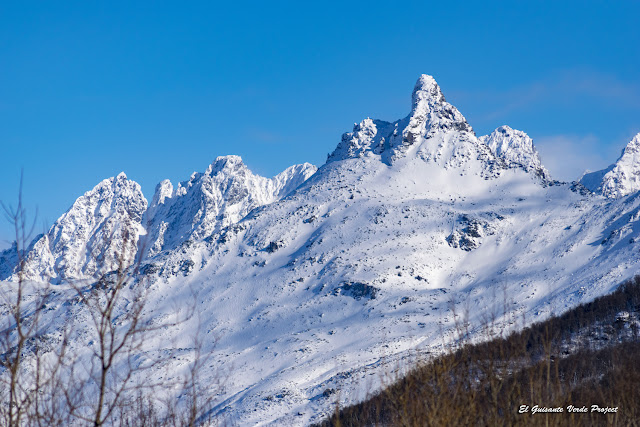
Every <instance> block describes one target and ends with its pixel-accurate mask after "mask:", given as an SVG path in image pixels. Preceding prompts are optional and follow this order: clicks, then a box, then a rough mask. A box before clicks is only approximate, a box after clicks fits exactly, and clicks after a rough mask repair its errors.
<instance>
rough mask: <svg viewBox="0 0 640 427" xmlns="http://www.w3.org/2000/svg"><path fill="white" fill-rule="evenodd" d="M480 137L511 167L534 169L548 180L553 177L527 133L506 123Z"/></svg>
mask: <svg viewBox="0 0 640 427" xmlns="http://www.w3.org/2000/svg"><path fill="white" fill-rule="evenodd" d="M479 139H480V141H481V142H483V143H485V144H487V145H488V146H489V148H490V149H491V151H492V152H493V154H495V155H496V156H497V157H498V158H501V159H503V160H504V161H505V162H507V165H508V166H509V167H519V168H522V169H524V170H525V171H527V172H530V171H532V172H534V173H535V174H537V175H538V176H539V177H541V178H542V179H544V180H547V181H548V180H550V179H551V176H550V175H549V172H548V171H547V170H546V169H545V168H544V166H542V161H541V160H540V155H539V154H538V150H536V148H535V147H534V145H533V140H532V139H531V138H530V137H529V135H527V134H526V133H524V132H522V131H520V130H516V129H512V128H510V127H509V126H506V125H505V126H500V127H499V128H497V129H496V130H494V131H493V132H492V133H491V134H490V135H485V136H481V137H480V138H479Z"/></svg>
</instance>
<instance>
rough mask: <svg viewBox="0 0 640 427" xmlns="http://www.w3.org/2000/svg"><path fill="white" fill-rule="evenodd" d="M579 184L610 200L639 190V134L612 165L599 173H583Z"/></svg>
mask: <svg viewBox="0 0 640 427" xmlns="http://www.w3.org/2000/svg"><path fill="white" fill-rule="evenodd" d="M579 182H580V184H582V185H584V186H585V187H586V188H587V189H589V190H591V191H593V192H594V193H598V194H602V195H603V196H605V197H607V198H610V199H616V198H620V197H624V196H626V195H629V194H632V193H635V192H637V191H638V190H640V133H638V134H637V135H636V136H634V137H633V138H632V139H631V141H629V143H628V144H627V145H626V146H625V147H624V148H623V149H622V153H621V154H620V157H619V158H618V160H616V162H615V163H614V164H612V165H610V166H608V167H607V168H605V169H602V170H599V171H595V172H589V171H587V172H585V173H584V174H583V175H582V177H581V178H580V181H579Z"/></svg>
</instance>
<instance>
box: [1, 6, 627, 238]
mask: <svg viewBox="0 0 640 427" xmlns="http://www.w3.org/2000/svg"><path fill="white" fill-rule="evenodd" d="M639 16H640V2H638V1H615V2H605V1H602V2H595V1H591V2H590V1H584V0H583V1H579V2H578V1H576V2H568V1H564V2H556V1H554V2H536V1H530V2H497V1H482V2H475V3H474V4H470V2H468V1H466V2H455V1H449V2H443V1H438V2H396V3H395V4H392V3H391V2H374V1H366V2H348V1H340V2H326V1H323V2H277V1H271V2H241V1H236V2H215V1H202V2H198V1H195V2H130V1H127V2H117V1H112V2H92V1H82V2H71V1H66V2H31V1H20V2H9V1H4V2H1V3H0V149H1V153H0V156H1V157H0V161H1V165H0V182H1V185H0V200H2V201H4V202H6V203H13V202H14V200H15V196H16V193H17V189H18V181H19V176H20V169H21V168H24V175H25V185H24V197H25V200H26V202H27V206H28V207H29V208H30V210H31V212H32V213H33V212H34V211H35V206H36V205H37V206H38V209H39V222H38V224H39V229H40V230H41V231H42V230H43V229H45V228H48V227H49V226H50V225H51V223H52V222H53V221H54V220H55V219H56V218H57V217H58V216H60V215H61V214H62V213H63V212H64V211H65V210H66V209H67V208H68V207H69V206H70V205H71V204H72V203H73V201H74V200H75V199H76V198H77V197H79V196H80V195H82V194H83V192H85V191H87V190H89V189H91V188H92V187H93V186H94V185H95V184H97V183H98V182H99V181H100V180H102V179H104V178H107V177H110V176H113V175H115V174H117V173H119V172H120V171H125V172H126V173H127V175H128V176H129V178H131V179H134V180H136V181H138V182H139V183H140V184H141V185H142V187H143V190H144V192H145V195H146V196H147V198H149V199H150V198H151V196H152V193H153V189H154V187H155V185H156V183H157V182H159V181H160V180H162V179H164V178H169V179H171V180H172V181H173V182H176V181H181V180H185V179H187V178H188V177H189V175H190V174H191V172H193V171H204V169H205V168H206V167H207V165H208V164H209V163H210V162H211V161H212V160H213V159H215V157H216V156H218V155H224V154H239V155H241V156H242V157H243V158H244V160H245V163H247V165H248V166H249V167H250V168H252V169H253V170H254V171H255V172H258V173H261V174H263V175H268V176H271V175H274V174H276V173H277V172H279V171H280V170H282V169H284V168H286V167H287V166H289V165H291V164H294V163H300V162H304V161H309V162H311V163H314V164H318V165H320V164H322V163H323V162H324V160H325V158H326V154H327V153H328V152H330V151H332V150H333V148H334V147H335V145H336V144H337V143H338V141H339V139H340V135H341V133H342V132H345V131H349V130H350V129H351V127H352V125H353V122H355V121H360V120H362V119H363V118H365V117H368V116H370V117H374V118H380V119H386V120H395V119H397V118H400V117H403V116H405V115H406V114H407V113H408V110H409V108H410V94H411V89H412V88H413V84H414V82H415V80H416V78H417V77H418V76H419V74H421V73H428V74H432V75H433V76H435V78H436V80H437V81H438V82H439V83H440V85H441V87H442V89H443V91H444V93H445V96H446V97H447V99H448V100H449V101H450V102H451V103H453V104H454V105H456V106H457V107H458V108H459V109H460V111H461V112H462V113H463V114H464V115H465V116H466V117H467V119H468V120H469V122H470V124H471V125H472V126H473V127H474V129H475V130H476V132H477V134H478V135H481V134H485V133H488V132H490V131H491V130H493V129H494V128H495V127H497V126H499V125H502V124H509V125H510V126H512V127H514V128H517V129H521V130H524V131H525V132H527V133H529V135H530V136H531V137H533V139H534V141H535V142H536V144H537V145H538V147H539V150H540V152H541V154H542V157H543V161H544V163H545V164H546V165H547V167H548V168H549V169H550V170H551V172H552V174H553V175H554V176H556V177H558V178H562V179H574V178H576V177H577V176H578V175H580V173H581V171H582V170H584V169H586V168H590V169H597V168H602V167H605V166H607V165H608V164H609V163H612V162H613V161H614V160H615V159H616V157H617V156H618V153H619V151H620V150H621V149H622V148H623V147H624V145H625V144H626V142H627V141H628V140H629V139H630V138H631V136H632V135H634V134H635V133H637V132H640V25H639V24H638V17H639ZM10 236H11V233H10V229H9V227H8V225H7V224H6V223H5V222H3V223H2V225H1V226H0V240H7V239H10V238H11V237H10ZM1 245H3V244H2V243H0V246H1ZM4 245H5V246H6V244H4Z"/></svg>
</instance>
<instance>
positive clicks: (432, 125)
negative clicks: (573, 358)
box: [45, 75, 640, 425]
mask: <svg viewBox="0 0 640 427" xmlns="http://www.w3.org/2000/svg"><path fill="white" fill-rule="evenodd" d="M501 129H502V130H501ZM313 171H314V168H313V167H311V166H309V165H301V166H296V167H294V168H293V169H291V168H290V169H287V171H285V172H283V174H284V175H283V174H280V175H278V176H277V177H275V178H274V179H273V180H271V181H270V180H266V179H265V178H258V177H255V175H253V174H251V173H250V172H249V171H248V170H246V168H245V167H244V165H242V163H241V162H240V160H239V158H236V157H232V156H229V157H224V158H219V159H217V160H216V162H214V164H213V165H212V166H211V167H210V168H209V169H208V170H207V171H206V172H205V173H204V174H194V175H193V176H192V178H191V179H190V180H189V181H187V182H185V183H181V184H179V185H178V187H177V188H176V189H173V188H172V186H171V184H170V183H168V182H166V181H165V182H163V183H161V184H160V185H159V186H158V189H157V191H156V195H155V196H154V199H153V201H152V203H151V206H150V207H149V209H148V210H147V211H146V213H144V214H143V213H142V212H141V213H140V215H141V217H140V220H139V222H138V224H142V225H144V226H145V227H144V228H146V230H147V233H148V234H147V236H148V237H147V239H148V241H149V245H148V247H147V248H148V249H147V251H148V252H146V258H145V257H143V258H144V260H143V265H142V268H141V271H143V272H144V274H145V278H146V279H148V280H149V281H150V282H149V283H147V286H148V289H147V293H146V295H147V297H146V298H147V302H146V309H147V310H148V313H150V314H149V315H150V316H153V317H154V318H156V317H157V318H162V316H169V315H170V313H171V312H172V310H173V309H174V308H175V307H174V304H175V303H176V302H184V301H189V299H190V298H191V297H192V295H196V296H197V308H198V319H197V322H196V321H195V320H194V322H192V323H190V324H188V325H181V327H179V328H174V329H166V330H162V332H161V335H158V336H157V337H154V338H153V340H150V341H153V342H155V343H157V342H162V343H164V342H177V343H179V344H180V348H181V349H183V350H184V351H185V352H187V351H190V350H189V349H190V347H189V344H188V342H187V341H186V337H188V336H191V335H192V334H193V333H194V331H195V330H199V331H200V333H201V334H202V335H203V336H204V340H203V341H202V344H203V346H202V347H201V348H199V349H198V351H202V352H207V353H209V352H210V354H211V358H210V359H209V360H210V365H207V370H206V372H204V373H203V375H204V377H203V379H202V380H203V382H205V383H211V384H213V383H219V382H221V381H220V380H221V378H220V377H221V376H222V380H223V381H222V382H223V383H224V388H221V389H217V390H216V391H215V395H216V406H215V407H214V413H215V414H217V415H220V416H222V417H226V418H227V419H228V420H229V421H231V422H236V423H238V424H240V425H305V424H307V423H308V422H310V421H316V420H319V419H320V418H321V417H322V416H323V414H326V413H329V412H331V411H332V410H333V405H334V403H335V400H336V399H337V398H339V399H340V401H341V404H345V403H349V402H353V401H356V400H358V399H362V398H364V397H365V396H366V394H367V393H370V392H372V391H375V390H376V389H377V388H378V387H380V385H381V382H382V381H383V378H384V376H385V374H388V373H389V372H391V371H393V369H395V368H397V367H398V366H406V364H407V363H409V362H408V361H409V360H414V359H412V358H415V357H419V356H424V355H426V354H429V353H431V352H437V351H440V350H441V348H442V345H443V344H444V343H446V342H448V341H449V340H451V339H452V337H453V336H454V332H453V331H454V329H455V321H456V319H457V320H460V319H461V318H463V319H464V321H465V322H468V324H469V329H470V331H471V332H472V334H474V335H473V336H475V337H479V336H480V334H481V330H482V329H481V324H482V322H483V321H485V320H486V319H496V321H497V322H498V323H501V324H503V325H504V326H505V328H507V329H508V328H512V327H515V325H516V324H517V323H518V322H519V321H520V320H519V319H526V321H527V322H531V321H535V320H538V319H542V318H545V317H547V316H549V315H550V314H552V313H558V312H561V311H563V310H565V309H566V308H568V307H571V306H574V305H576V304H578V303H580V302H585V301H588V300H590V299H593V298H594V297H596V296H599V295H602V294H604V293H607V292H609V291H610V290H612V289H613V288H615V286H617V285H618V284H619V283H620V282H621V281H623V280H625V279H627V278H629V277H631V276H633V275H634V274H637V273H638V272H640V259H638V257H637V251H638V243H637V242H638V241H640V193H633V194H629V195H626V196H622V197H620V198H617V199H608V198H603V197H600V196H597V195H593V194H591V193H589V192H586V191H584V192H582V193H581V192H578V191H574V190H573V189H575V188H576V186H574V185H571V184H567V183H558V182H553V185H549V184H550V182H548V179H549V178H548V173H547V172H546V170H545V169H544V167H543V166H542V164H541V163H540V159H539V156H538V155H537V152H536V151H535V148H534V147H533V144H532V142H531V140H530V139H529V138H528V137H527V136H526V134H524V133H521V132H519V131H515V130H512V129H510V128H507V127H501V128H498V130H496V131H495V132H493V133H492V134H491V135H489V136H486V137H482V138H477V137H476V136H475V134H474V133H473V130H472V128H471V126H470V125H469V124H468V123H467V122H466V120H465V118H464V117H463V116H462V114H461V113H460V112H459V111H458V110H457V109H456V108H455V107H453V106H452V105H451V104H449V103H447V102H446V100H445V98H444V96H443V95H442V91H441V90H440V88H439V86H438V85H437V84H436V82H435V80H434V79H433V78H432V77H431V76H427V75H423V76H421V77H420V78H419V79H418V82H417V84H416V86H415V88H414V91H413V94H412V103H411V110H410V113H409V114H408V116H407V117H405V118H403V119H400V120H397V121H394V122H386V121H380V120H372V119H365V120H363V121H362V122H361V123H359V124H356V125H355V126H354V129H353V131H352V132H349V133H346V134H344V135H343V136H342V139H341V141H340V142H339V144H338V146H337V148H336V149H335V150H334V151H333V152H332V153H331V154H330V155H329V157H328V160H327V163H326V164H324V165H323V166H321V167H320V168H319V169H318V170H317V172H315V173H313ZM281 175H282V176H281ZM309 175H311V176H309ZM278 177H280V178H278ZM306 178H308V179H306ZM541 178H543V179H541ZM305 179H306V180H305ZM303 181H304V182H303ZM254 202H255V205H253V204H252V203H254ZM142 211H144V209H142ZM143 216H144V219H143ZM163 224H165V225H163ZM49 234H50V233H49ZM69 295H70V296H73V293H71V294H65V293H64V291H63V290H62V287H61V291H60V294H59V295H57V296H56V301H57V303H56V304H57V305H56V304H54V303H51V304H49V307H50V310H49V311H48V312H47V313H46V314H45V315H46V316H49V317H48V318H50V319H51V322H50V325H51V328H53V329H55V327H56V319H57V317H63V316H61V313H62V312H63V311H64V310H65V309H66V308H65V306H64V305H63V304H64V301H65V298H67V297H70V296H69ZM74 309H76V310H82V307H76V308H74ZM119 310H126V304H124V303H123V306H122V307H121V308H119ZM151 313H152V314H151ZM78 336H79V337H80V338H78V339H77V340H75V341H74V342H73V343H72V344H71V349H70V350H69V351H77V352H79V353H82V352H83V351H85V348H86V347H87V345H88V344H87V343H84V342H82V339H81V337H82V334H79V335H78ZM149 345H152V343H150V344H149ZM193 351H195V350H193ZM173 363H174V365H172V367H173V368H175V370H179V369H184V361H182V360H175V362H173ZM165 373H166V371H164V370H163V371H158V372H154V373H148V372H147V373H145V375H146V376H147V377H149V376H151V377H153V379H154V380H159V379H160V378H163V375H165Z"/></svg>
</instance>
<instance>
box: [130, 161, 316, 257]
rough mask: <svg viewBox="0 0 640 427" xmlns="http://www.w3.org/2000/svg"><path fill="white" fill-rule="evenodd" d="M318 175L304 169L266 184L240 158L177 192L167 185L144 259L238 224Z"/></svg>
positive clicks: (153, 208) (150, 222)
mask: <svg viewBox="0 0 640 427" xmlns="http://www.w3.org/2000/svg"><path fill="white" fill-rule="evenodd" d="M316 170H317V168H316V167H315V166H313V165H311V164H309V163H304V164H300V165H295V166H291V167H289V168H287V169H286V170H284V171H283V172H281V173H279V174H278V175H276V176H274V177H273V178H265V177H262V176H258V175H255V174H253V173H252V172H251V171H250V170H249V169H248V168H247V166H245V164H244V163H243V162H242V159H241V158H240V157H239V156H224V157H218V158H217V159H216V160H215V162H213V163H212V164H211V165H210V166H209V167H208V168H207V170H206V171H205V172H204V173H194V174H193V175H191V178H190V179H189V181H185V182H181V183H179V184H178V186H177V188H175V189H173V186H172V184H171V182H169V181H168V180H165V181H162V182H161V183H160V184H158V186H157V187H156V192H155V195H154V196H153V200H152V202H151V205H150V207H149V209H148V210H147V212H146V213H145V217H144V220H143V223H144V224H145V228H146V230H147V233H148V234H147V236H146V238H145V239H142V240H141V244H140V247H141V251H142V254H143V258H146V257H148V256H154V255H156V254H158V253H159V252H161V251H165V250H171V249H175V248H176V247H178V246H179V245H180V244H182V243H184V242H185V241H187V240H197V239H202V238H203V237H207V236H209V235H211V234H213V233H214V232H218V231H220V230H221V229H222V228H224V227H227V226H228V225H230V224H235V223H236V222H238V221H239V220H240V219H242V218H243V217H245V216H246V215H247V214H248V213H249V212H250V211H251V210H253V209H255V208H257V207H259V206H263V205H267V204H269V203H273V202H274V201H276V200H279V199H281V198H282V197H284V196H286V195H287V194H289V193H290V192H291V191H292V190H294V189H295V188H296V187H298V186H299V185H300V184H302V183H303V182H304V181H305V180H306V179H307V178H309V177H310V176H311V175H313V174H314V173H315V171H316Z"/></svg>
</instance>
